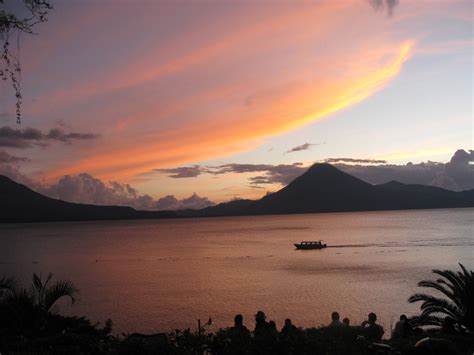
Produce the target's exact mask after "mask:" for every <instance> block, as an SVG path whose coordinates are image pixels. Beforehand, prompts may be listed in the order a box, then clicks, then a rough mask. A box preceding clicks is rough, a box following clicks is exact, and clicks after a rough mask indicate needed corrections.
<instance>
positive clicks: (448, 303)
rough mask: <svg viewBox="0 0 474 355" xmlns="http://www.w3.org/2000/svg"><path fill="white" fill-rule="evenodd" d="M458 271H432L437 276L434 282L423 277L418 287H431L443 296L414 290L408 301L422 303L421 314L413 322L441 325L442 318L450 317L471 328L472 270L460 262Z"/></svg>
mask: <svg viewBox="0 0 474 355" xmlns="http://www.w3.org/2000/svg"><path fill="white" fill-rule="evenodd" d="M459 266H460V267H461V271H457V272H456V271H452V270H433V273H434V274H436V275H438V276H440V278H438V279H437V280H436V281H432V280H423V281H420V282H419V283H418V286H420V287H426V288H430V289H434V290H436V291H438V292H440V293H441V294H442V295H443V296H444V297H435V296H432V295H430V294H426V293H416V294H414V295H413V296H411V297H410V298H409V299H408V302H410V303H415V302H422V305H421V315H419V316H418V317H416V319H415V320H416V321H417V322H418V323H419V324H421V325H436V326H441V325H442V324H443V321H444V318H445V317H450V318H452V319H453V320H454V322H455V323H457V324H458V325H460V326H462V327H465V328H467V329H468V330H471V331H472V330H474V272H473V271H472V270H470V271H469V270H467V269H466V268H465V267H464V265H462V264H459Z"/></svg>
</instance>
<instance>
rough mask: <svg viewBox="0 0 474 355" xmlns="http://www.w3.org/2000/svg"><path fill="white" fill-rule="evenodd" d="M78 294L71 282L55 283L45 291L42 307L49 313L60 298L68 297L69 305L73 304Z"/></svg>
mask: <svg viewBox="0 0 474 355" xmlns="http://www.w3.org/2000/svg"><path fill="white" fill-rule="evenodd" d="M78 293H79V290H78V289H77V287H76V286H75V285H74V284H73V283H72V282H71V281H56V282H55V283H54V284H53V285H51V286H50V287H48V288H47V289H46V291H45V295H44V302H43V304H42V307H43V308H44V309H45V310H46V311H50V310H51V308H52V307H53V306H54V304H55V303H56V302H57V301H58V300H59V299H60V298H62V297H69V298H70V300H71V304H74V302H75V300H76V298H75V297H76V296H77V294H78Z"/></svg>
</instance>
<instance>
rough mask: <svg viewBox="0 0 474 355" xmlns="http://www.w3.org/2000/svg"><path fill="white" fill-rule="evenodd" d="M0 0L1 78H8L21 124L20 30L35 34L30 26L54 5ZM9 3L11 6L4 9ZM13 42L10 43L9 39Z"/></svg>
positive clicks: (41, 0) (38, 0)
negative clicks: (12, 43)
mask: <svg viewBox="0 0 474 355" xmlns="http://www.w3.org/2000/svg"><path fill="white" fill-rule="evenodd" d="M7 2H8V1H6V0H0V7H1V9H0V41H1V44H2V53H1V58H0V79H1V80H2V81H8V80H10V82H11V85H12V87H13V90H14V93H15V99H16V104H15V106H16V109H15V113H16V120H17V123H21V117H22V111H21V106H22V95H21V65H20V36H21V34H22V33H26V34H35V32H34V31H33V27H34V26H35V25H37V24H38V23H42V22H46V21H47V18H46V15H47V14H48V11H49V10H51V9H52V8H53V7H52V5H51V3H50V1H49V0H21V1H18V0H14V1H13V2H10V3H8V4H7ZM7 5H10V8H7V7H8V6H7ZM12 37H14V38H13V41H14V42H16V43H15V45H14V46H12V45H11V40H12Z"/></svg>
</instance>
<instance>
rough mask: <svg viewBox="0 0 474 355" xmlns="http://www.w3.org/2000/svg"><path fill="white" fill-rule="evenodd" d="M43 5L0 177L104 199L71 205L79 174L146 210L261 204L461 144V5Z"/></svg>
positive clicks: (5, 124) (467, 117)
mask: <svg viewBox="0 0 474 355" xmlns="http://www.w3.org/2000/svg"><path fill="white" fill-rule="evenodd" d="M52 4H53V6H54V9H53V10H52V11H51V12H50V14H49V16H48V18H49V21H48V22H46V23H44V24H41V25H38V26H37V27H36V31H37V33H38V35H34V36H26V35H22V37H21V42H20V43H21V47H20V57H21V65H22V92H23V98H24V105H23V108H22V111H23V118H22V123H21V125H17V124H16V118H15V114H14V109H15V105H14V100H13V97H14V92H13V90H12V88H11V86H10V85H9V83H2V84H1V85H0V90H1V91H0V173H5V174H7V175H10V176H11V177H13V178H16V179H17V180H20V181H21V180H22V179H23V181H25V182H28V181H29V182H30V185H35V186H41V188H42V189H43V190H44V191H49V194H50V195H52V196H54V197H59V198H65V199H69V200H75V201H79V202H96V203H107V202H115V200H110V201H109V200H107V199H105V200H104V201H101V200H97V201H90V199H89V197H85V196H84V195H81V194H82V193H83V192H82V191H83V190H81V189H82V188H84V185H83V183H81V184H82V185H81V187H77V186H76V185H74V184H76V183H78V181H79V180H80V179H83V178H84V177H87V178H88V179H90V181H95V183H102V182H103V183H104V184H105V185H106V187H107V188H109V189H113V192H112V193H117V194H122V195H123V194H125V195H126V194H130V192H127V191H122V190H120V189H121V188H122V187H124V186H127V185H122V184H129V185H130V186H132V187H133V188H134V189H136V191H135V190H133V191H132V192H131V195H130V196H131V197H130V198H135V197H137V198H140V197H143V196H148V195H149V196H148V197H151V198H152V199H153V200H154V201H155V200H158V199H160V198H162V197H164V196H166V195H173V196H174V197H175V198H176V199H178V200H180V199H183V198H187V197H189V196H191V195H192V194H193V193H194V192H196V193H197V194H198V195H199V196H201V197H205V198H207V199H208V200H210V201H213V202H221V201H226V200H230V199H232V198H236V197H239V198H258V197H261V196H263V195H264V194H265V193H266V192H267V191H275V190H276V189H278V188H280V187H281V186H282V184H284V183H285V182H286V181H285V179H284V178H282V179H281V180H278V178H277V179H273V180H272V179H271V177H275V174H277V175H278V174H280V175H278V176H279V177H282V176H283V175H284V174H286V172H288V171H290V170H291V173H294V171H295V169H296V171H299V170H298V169H303V168H304V167H306V166H309V165H310V164H312V163H314V162H316V161H324V160H325V159H330V158H351V159H364V160H366V161H362V162H359V163H360V164H364V165H365V164H371V163H374V162H373V160H377V161H379V162H375V163H378V164H382V165H387V164H391V165H405V164H406V163H408V162H413V163H415V164H417V163H420V162H427V161H436V162H442V163H446V162H448V161H450V159H451V157H452V156H453V155H454V153H455V152H456V150H458V149H464V150H465V151H466V152H469V149H472V145H473V144H472V143H473V118H472V117H473V116H472V99H473V82H472V80H473V77H472V73H473V52H472V50H473V38H472V23H473V22H472V21H473V3H472V1H470V0H468V1H408V0H399V1H393V0H392V1H386V0H380V1H377V0H372V1H367V0H357V1H349V0H347V1H345V0H340V1H313V2H306V1H273V2H270V1H232V2H230V1H187V2H185V1H151V0H150V1H145V0H139V1H125V0H118V1H111V0H108V1H91V0H90V1H66V0H64V1H59V0H55V1H52ZM471 156H472V154H471ZM381 161H384V162H381ZM346 163H347V161H346ZM278 166H279V168H277V167H278ZM470 167H471V166H470ZM275 169H279V170H278V171H277V170H275ZM284 169H287V170H285V172H282V171H283V170H284ZM275 171H276V172H275ZM80 174H83V175H80ZM84 174H88V175H87V176H86V175H84ZM272 174H273V175H272ZM65 175H69V176H70V177H69V178H68V179H69V180H67V182H68V184H66V185H64V186H62V187H61V186H59V187H58V186H57V185H55V184H57V181H58V180H61V179H63V180H62V181H63V182H65V181H66V180H64V178H63V177H64V176H65ZM77 175H79V176H82V178H79V177H77ZM278 176H277V177H278ZM284 176H287V175H284ZM92 177H93V178H94V180H93V179H92ZM95 179H97V180H95ZM265 179H266V180H265ZM81 181H82V180H81ZM111 181H116V182H118V184H117V185H116V187H115V188H114V187H113V185H110V184H109V182H111ZM51 186H53V188H52V187H51ZM117 186H119V187H117ZM68 188H69V189H72V191H71V190H68V191H67V192H65V189H68ZM48 189H49V190H48ZM61 189H62V190H61ZM53 190H54V191H53ZM118 190H120V191H118ZM61 191H62V192H61ZM61 193H63V195H61ZM66 195H67V196H66ZM132 195H133V196H132ZM192 198H193V197H191V199H192ZM194 198H197V196H194ZM148 200H149V199H148ZM148 200H147V201H148ZM148 202H149V201H148ZM191 202H192V201H191ZM153 203H154V202H153ZM132 205H133V204H132ZM134 206H137V207H141V206H140V205H134Z"/></svg>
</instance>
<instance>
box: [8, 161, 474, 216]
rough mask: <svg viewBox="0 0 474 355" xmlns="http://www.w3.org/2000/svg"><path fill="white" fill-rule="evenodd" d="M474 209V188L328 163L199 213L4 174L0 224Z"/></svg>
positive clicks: (312, 167)
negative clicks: (86, 195)
mask: <svg viewBox="0 0 474 355" xmlns="http://www.w3.org/2000/svg"><path fill="white" fill-rule="evenodd" d="M457 207H474V190H468V191H461V192H454V191H448V190H445V189H442V188H439V187H434V186H425V185H411V184H402V183H399V182H396V181H391V182H388V183H386V184H382V185H371V184H369V183H367V182H365V181H362V180H360V179H358V178H356V177H354V176H352V175H349V174H347V173H344V172H342V171H340V170H339V169H337V168H335V167H334V166H332V165H330V164H314V165H313V166H311V167H310V168H309V169H308V170H307V171H306V172H305V173H304V174H302V175H301V176H299V177H297V178H296V179H295V180H293V181H292V182H291V183H290V184H288V185H287V186H285V187H284V188H282V189H281V190H279V191H277V192H274V193H271V194H268V195H267V196H265V197H263V198H261V199H260V200H234V201H231V202H226V203H221V204H218V205H216V206H211V207H206V208H203V209H201V210H182V211H137V210H135V209H133V208H131V207H123V206H96V205H87V204H79V203H70V202H65V201H61V200H56V199H52V198H49V197H46V196H43V195H41V194H39V193H37V192H34V191H33V190H31V189H29V188H28V187H26V186H24V185H21V184H18V183H16V182H14V181H13V180H11V179H9V178H7V177H5V176H1V175H0V222H47V221H85V220H112V219H144V218H167V217H208V216H209V217H211V216H240V215H265V214H294V213H317V212H355V211H386V210H404V209H431V208H457Z"/></svg>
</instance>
